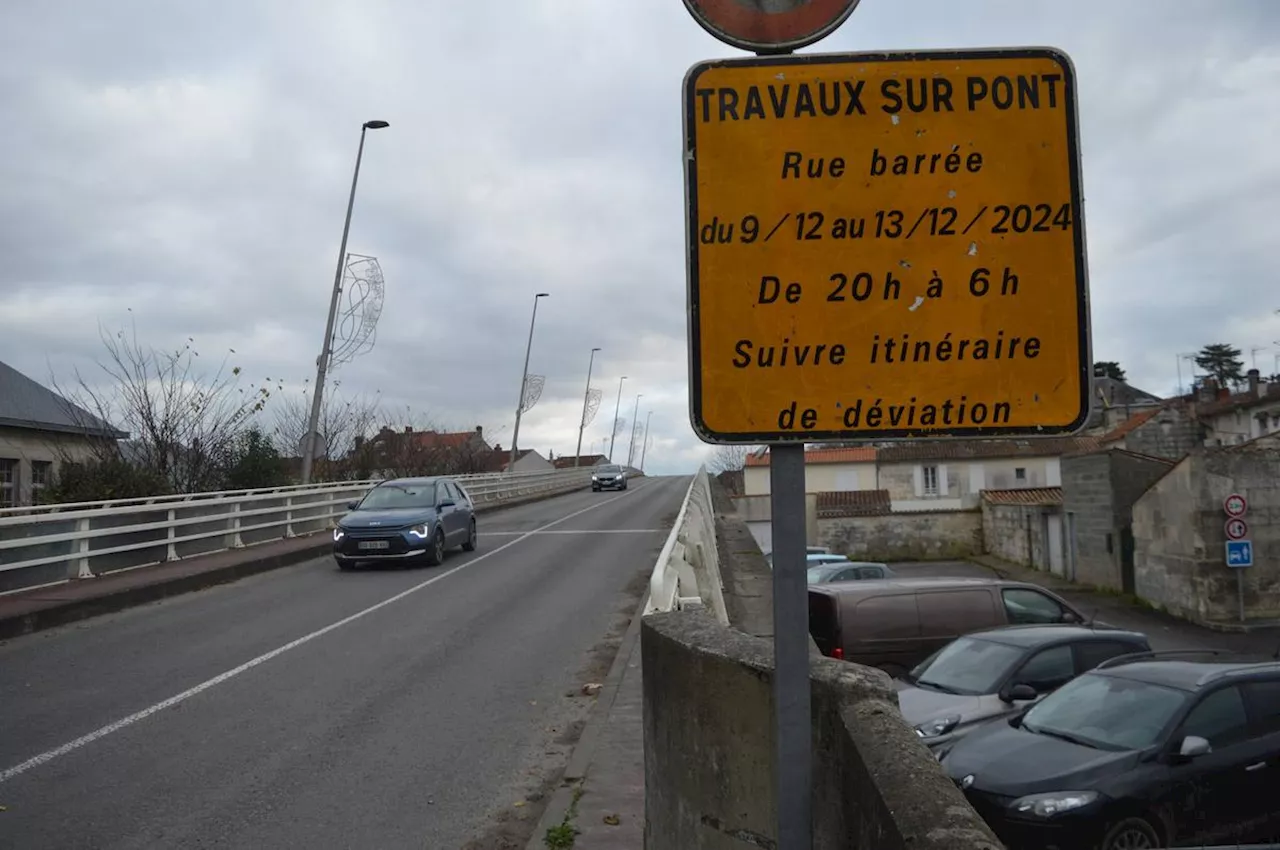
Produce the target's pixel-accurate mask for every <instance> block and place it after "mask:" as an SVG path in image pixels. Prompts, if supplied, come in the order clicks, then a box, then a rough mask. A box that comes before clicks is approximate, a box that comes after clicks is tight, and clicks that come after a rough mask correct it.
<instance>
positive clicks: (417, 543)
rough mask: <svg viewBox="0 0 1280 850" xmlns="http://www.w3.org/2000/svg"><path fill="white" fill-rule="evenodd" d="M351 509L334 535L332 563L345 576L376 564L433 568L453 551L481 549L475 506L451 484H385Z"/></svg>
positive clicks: (446, 481) (432, 481) (419, 481)
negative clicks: (400, 563)
mask: <svg viewBox="0 0 1280 850" xmlns="http://www.w3.org/2000/svg"><path fill="white" fill-rule="evenodd" d="M347 508H348V509H349V511H350V512H349V513H347V514H346V515H345V516H343V517H342V519H340V520H338V523H337V526H336V527H335V528H334V529H333V557H334V560H336V561H337V562H338V567H339V568H340V569H343V570H350V569H352V568H354V567H355V566H356V565H358V564H360V563H361V562H374V561H405V562H414V561H425V562H426V563H427V564H430V565H432V566H434V565H436V564H439V563H440V562H442V561H443V560H444V556H445V552H446V551H448V550H449V549H450V548H452V547H454V546H460V547H462V549H463V550H464V551H467V552H472V551H474V550H475V548H476V517H475V505H474V504H473V503H472V501H471V497H470V496H469V495H468V494H467V491H466V490H464V489H463V487H462V485H460V484H458V483H457V482H456V481H451V480H449V479H447V478H397V479H395V480H394V481H383V482H382V483H381V484H378V485H377V486H376V487H374V488H373V489H372V490H370V491H369V492H368V493H366V494H365V496H364V498H363V499H360V500H359V501H358V502H351V503H350V504H348V505H347Z"/></svg>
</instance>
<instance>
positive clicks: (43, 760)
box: [0, 486, 643, 783]
mask: <svg viewBox="0 0 1280 850" xmlns="http://www.w3.org/2000/svg"><path fill="white" fill-rule="evenodd" d="M641 489H643V487H641V486H637V487H636V491H639V490H641ZM628 495H630V493H629V492H628V493H622V494H620V495H618V496H614V497H612V498H609V499H605V500H604V501H602V502H597V503H595V504H594V505H590V506H589V507H585V508H583V509H582V510H580V511H574V512H573V513H571V514H568V515H567V516H562V517H560V519H557V520H554V521H552V522H549V523H547V524H546V525H543V526H540V527H539V528H535V529H533V530H532V531H528V532H525V533H523V534H521V535H520V536H519V537H517V538H516V539H515V540H509V541H507V542H506V543H503V544H502V545H501V546H499V547H498V548H497V549H493V550H491V551H489V552H482V553H481V554H479V555H477V556H476V557H474V558H472V559H471V560H469V561H467V562H466V563H464V564H459V565H458V566H456V567H454V568H452V569H449V570H445V571H444V572H442V573H440V574H439V575H435V576H432V577H431V578H429V579H427V580H426V581H422V582H419V583H418V584H415V585H414V586H413V587H410V588H409V589H408V590H402V591H401V592H399V593H397V594H396V595H395V596H391V597H389V598H387V599H384V600H382V601H381V602H379V603H377V604H376V605H370V606H369V607H368V608H365V609H364V610H363V611H357V612H356V613H354V614H352V615H351V616H349V617H343V618H342V619H341V620H338V621H337V622H336V623H330V624H329V625H327V626H325V627H324V628H323V629H317V630H316V631H314V632H312V633H311V634H309V635H303V636H302V637H300V638H298V639H297V640H293V641H290V642H289V643H286V644H285V645H284V646H281V647H277V648H276V649H273V650H271V651H270V652H265V653H263V654H262V655H259V656H258V657H257V658H254V659H252V660H250V661H246V662H245V663H243V664H241V665H240V666H239V667H233V668H231V669H230V670H228V671H226V672H225V673H220V674H219V675H217V676H214V677H213V678H212V679H209V680H207V681H204V682H201V683H200V684H198V685H196V686H195V687H193V688H188V689H187V690H185V691H183V692H182V693H180V694H177V695H175V696H171V697H169V698H168V699H166V700H164V701H162V702H158V703H156V704H155V705H152V706H149V707H147V708H144V709H142V710H141V711H138V712H135V713H133V714H130V715H129V716H128V717H122V718H120V719H119V720H117V721H116V722H114V723H109V724H107V725H106V726H103V727H102V728H101V729H96V730H94V731H93V732H90V733H89V734H88V735H82V736H81V737H79V738H76V739H75V740H74V741H70V742H68V743H66V744H63V745H62V746H60V747H56V748H54V749H52V750H49V751H48V752H43V753H41V754H40V755H38V756H33V757H32V758H29V759H27V760H26V761H24V762H22V764H18V765H14V766H13V767H11V768H8V769H7V770H4V771H0V783H3V782H7V781H9V780H10V779H13V778H14V777H16V776H21V775H22V774H24V773H26V772H27V771H29V770H31V769H32V768H36V767H39V766H40V765H43V764H48V763H49V762H51V761H53V760H54V759H56V758H59V757H61V756H65V755H67V754H68V753H72V752H75V751H76V750H78V749H80V748H81V747H83V746H85V745H87V744H92V743H93V742H94V741H97V740H98V739H100V738H105V737H107V736H108V735H110V734H111V733H113V732H119V731H120V730H121V729H125V728H127V727H129V726H132V725H133V724H135V723H139V722H141V721H143V720H146V719H147V718H148V717H150V716H151V715H153V714H156V713H158V712H161V711H164V710H165V709H166V708H172V707H173V706H175V705H177V704H178V703H180V702H185V701H186V700H189V699H191V698H192V697H194V696H196V695H198V694H201V693H204V692H205V691H207V690H209V689H210V688H212V687H215V686H217V685H220V684H222V683H223V682H225V681H227V680H228V679H233V678H235V677H236V676H239V675H240V674H241V673H245V672H248V671H249V670H252V669H253V668H254V667H257V666H258V665H259V664H265V663H266V662H268V661H270V660H271V659H273V658H276V657H278V656H280V655H283V654H285V653H286V652H288V651H289V650H291V649H297V648H298V647H300V646H302V645H303V644H305V643H310V642H311V641H313V640H315V639H316V638H318V637H321V636H323V635H327V634H328V633H329V632H331V631H333V630H334V629H340V628H342V627H343V626H345V625H347V624H348V623H354V622H355V621H356V620H359V619H360V618H362V617H367V616H368V615H370V614H372V613H373V612H374V611H379V610H381V609H383V608H386V607H387V606H388V605H391V604H392V603H395V602H399V601H400V600H401V599H404V598H405V597H406V596H411V595H412V594H414V593H417V592H418V591H419V590H422V589H423V588H425V587H430V586H431V585H433V584H435V583H436V582H438V581H440V580H441V579H446V578H448V577H449V576H451V575H453V574H454V573H457V572H461V571H462V570H465V569H466V568H467V567H469V566H471V565H472V564H478V563H480V562H481V561H483V560H484V559H485V558H489V557H492V556H494V555H496V554H498V553H499V552H501V551H503V550H504V549H510V548H511V547H512V546H515V545H516V544H517V543H519V542H520V541H521V540H524V539H525V538H526V537H532V536H533V535H535V534H538V533H540V532H544V531H546V530H547V529H549V528H552V527H554V526H557V525H559V524H560V523H562V522H566V521H568V520H571V519H573V518H574V517H576V516H581V515H582V514H585V513H587V512H588V511H594V510H595V509H596V508H600V507H604V506H605V505H607V504H609V503H610V502H616V501H617V500H618V499H623V498H626V497H627V496H628Z"/></svg>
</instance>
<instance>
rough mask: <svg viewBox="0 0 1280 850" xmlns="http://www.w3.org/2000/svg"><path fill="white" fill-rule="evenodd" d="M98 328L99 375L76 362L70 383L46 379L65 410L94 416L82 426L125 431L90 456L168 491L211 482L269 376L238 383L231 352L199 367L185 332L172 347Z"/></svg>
mask: <svg viewBox="0 0 1280 850" xmlns="http://www.w3.org/2000/svg"><path fill="white" fill-rule="evenodd" d="M99 333H100V335H101V337H102V342H103V345H104V346H105V347H106V355H105V357H104V358H103V359H102V360H99V361H98V363H97V366H98V369H99V370H100V372H101V375H100V376H99V378H100V379H99V380H97V381H95V380H90V379H88V378H86V377H85V376H84V375H82V374H81V373H80V371H79V370H78V369H77V370H76V372H75V377H74V380H73V382H72V383H71V385H70V386H59V385H58V382H57V381H56V380H55V381H54V389H55V391H56V392H57V393H58V394H59V395H61V396H62V397H63V398H65V399H67V401H69V402H71V404H72V405H74V407H70V408H69V412H70V413H71V415H73V416H76V417H78V418H80V419H83V418H85V417H84V413H83V412H79V413H78V412H77V411H76V409H75V408H80V409H82V411H84V412H87V413H88V414H90V417H92V418H93V419H96V420H98V421H96V422H95V421H86V422H84V427H85V429H86V433H92V432H96V431H98V430H100V428H101V423H103V422H106V423H111V424H112V425H115V426H116V427H119V428H121V429H123V430H125V431H128V432H129V433H130V439H129V440H128V442H127V443H125V444H124V445H123V446H120V445H117V444H116V443H115V442H114V441H110V440H101V441H99V442H98V443H97V449H96V454H97V455H98V458H97V459H98V460H100V461H111V462H119V461H120V460H123V461H125V462H126V463H128V464H132V465H134V466H136V467H139V468H142V469H145V470H148V471H149V472H151V473H153V474H154V475H155V476H157V477H158V478H159V479H161V480H163V481H164V482H166V483H167V485H168V486H169V487H170V488H171V489H172V490H173V491H174V492H182V493H194V492H199V491H201V490H210V489H217V488H218V487H219V486H220V485H221V483H222V480H221V479H222V476H223V473H224V470H223V469H222V468H221V467H222V465H223V459H224V458H226V457H228V456H229V455H230V454H232V451H231V450H232V448H233V446H234V444H235V441H236V439H237V437H238V436H239V435H240V434H241V432H243V431H244V430H245V429H246V428H247V427H248V426H249V424H250V422H251V421H252V420H253V418H254V417H255V416H256V415H257V414H258V413H260V412H261V411H262V410H263V408H264V407H265V406H266V404H267V400H268V399H269V398H270V397H271V394H272V387H271V386H270V385H271V384H272V381H271V379H269V378H268V379H266V380H265V381H264V382H263V383H261V384H255V383H250V384H248V385H244V384H243V383H242V381H241V372H240V367H239V366H232V365H231V364H230V357H231V355H233V354H235V352H234V351H229V352H228V354H227V355H226V356H224V357H223V359H222V362H221V363H219V364H218V365H217V366H216V367H215V368H213V369H212V370H209V371H206V370H203V369H202V368H200V366H199V365H198V363H199V358H200V353H199V352H198V351H197V350H196V349H195V341H194V340H193V339H190V338H188V339H187V341H186V342H185V343H184V344H183V345H182V346H181V347H180V348H177V349H176V350H173V351H160V350H157V349H155V348H153V347H151V346H148V345H144V344H143V343H141V342H140V341H139V340H138V336H137V329H136V327H130V328H129V329H128V330H119V331H116V332H115V333H109V332H107V331H106V330H105V329H102V328H99ZM276 388H277V389H278V382H277V387H276ZM122 450H123V451H122Z"/></svg>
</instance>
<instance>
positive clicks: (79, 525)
mask: <svg viewBox="0 0 1280 850" xmlns="http://www.w3.org/2000/svg"><path fill="white" fill-rule="evenodd" d="M449 477H450V478H451V479H452V480H454V481H456V482H458V483H459V484H461V485H462V487H463V489H464V490H465V491H466V492H467V494H468V495H470V496H471V499H472V501H473V502H474V503H475V505H476V507H477V508H479V509H485V508H490V507H497V506H500V505H504V504H511V503H514V502H519V501H523V500H524V499H527V498H532V497H537V496H544V495H554V494H557V493H567V492H570V491H573V490H577V489H581V488H583V487H586V486H587V485H588V484H589V483H590V480H591V469H590V468H580V469H563V470H554V471H547V472H513V473H495V474H487V475H457V476H449ZM378 483H379V482H378V481H377V480H369V481H337V482H329V483H324V484H308V485H300V486H290V487H271V488H262V489H255V490H228V491H220V492H214V493H184V494H179V495H174V496H154V497H149V498H139V499H112V500H108V501H99V502H79V503H74V504H60V505H38V506H33V507H20V508H5V509H0V593H8V592H12V591H15V590H27V589H31V588H34V587H42V586H47V585H51V584H59V583H61V582H65V581H70V580H75V579H85V578H92V577H94V576H99V575H104V574H107V573H113V572H119V571H121V570H129V569H134V568H136V567H143V566H150V565H152V564H158V563H164V562H168V561H176V560H181V559H183V558H190V557H193V556H196V555H206V554H210V553H212V552H219V551H223V550H226V549H238V548H241V547H244V546H253V545H255V544H259V543H268V542H271V541H275V540H281V539H286V538H290V537H298V536H301V535H306V534H313V533H316V532H319V531H326V530H328V529H329V528H330V527H332V524H333V522H334V521H335V520H336V519H337V518H338V517H340V516H341V515H342V514H344V513H345V512H346V510H347V504H348V503H349V502H352V501H355V500H356V499H359V498H361V497H362V496H364V494H365V493H366V492H368V490H369V489H370V488H371V487H373V486H375V485H376V484H378Z"/></svg>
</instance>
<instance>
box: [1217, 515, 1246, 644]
mask: <svg viewBox="0 0 1280 850" xmlns="http://www.w3.org/2000/svg"><path fill="white" fill-rule="evenodd" d="M1222 510H1223V512H1224V513H1225V514H1226V515H1227V522H1226V524H1225V525H1224V526H1223V531H1224V532H1225V533H1226V536H1227V557H1226V561H1227V566H1228V567H1230V568H1231V569H1233V570H1235V571H1236V598H1237V601H1238V604H1239V609H1240V622H1242V623H1243V622H1244V571H1245V570H1246V569H1248V568H1249V567H1252V566H1253V541H1252V540H1250V539H1249V523H1247V522H1245V519H1244V515H1245V514H1247V513H1248V512H1249V500H1248V499H1246V498H1245V497H1244V496H1243V495H1242V494H1240V493H1232V494H1231V495H1230V496H1227V498H1225V499H1223V500H1222Z"/></svg>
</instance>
